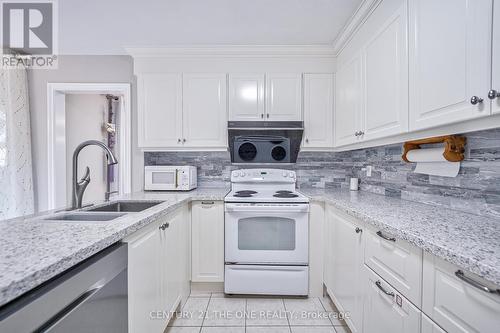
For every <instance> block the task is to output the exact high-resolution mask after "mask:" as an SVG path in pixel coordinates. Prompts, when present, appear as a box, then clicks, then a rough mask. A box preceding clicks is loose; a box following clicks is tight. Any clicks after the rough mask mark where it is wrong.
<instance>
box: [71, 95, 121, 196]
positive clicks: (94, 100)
mask: <svg viewBox="0 0 500 333" xmlns="http://www.w3.org/2000/svg"><path fill="white" fill-rule="evenodd" d="M106 108H107V99H106V97H105V96H104V95H90V94H81V95H79V94H68V95H66V170H68V172H67V173H66V198H67V200H66V203H67V204H68V205H70V204H71V194H72V193H71V189H72V172H71V170H72V167H73V152H74V150H75V148H76V147H77V146H78V145H79V144H80V143H82V142H83V141H86V140H98V141H103V142H105V141H104V139H105V137H106V135H105V132H104V131H103V123H104V117H105V115H106ZM118 160H119V159H118ZM87 166H88V167H89V168H90V184H89V185H88V186H87V189H86V190H85V194H84V197H83V203H84V204H85V203H88V202H93V201H97V200H104V193H105V192H106V156H105V154H104V152H103V150H102V149H101V148H100V147H96V146H88V147H85V148H84V149H83V150H82V151H81V152H80V155H79V156H78V179H81V177H82V176H83V175H84V173H85V167H87Z"/></svg>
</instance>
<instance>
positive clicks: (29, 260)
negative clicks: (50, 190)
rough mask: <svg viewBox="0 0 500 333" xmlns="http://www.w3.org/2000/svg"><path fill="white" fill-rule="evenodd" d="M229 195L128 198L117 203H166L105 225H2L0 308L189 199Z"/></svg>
mask: <svg viewBox="0 0 500 333" xmlns="http://www.w3.org/2000/svg"><path fill="white" fill-rule="evenodd" d="M228 192H229V187H222V188H198V189H196V190H193V191H189V192H138V193H134V194H130V195H126V196H123V197H120V198H118V199H120V200H145V201H153V200H155V201H156V200H162V201H165V202H163V203H161V204H159V205H156V206H154V207H152V208H150V209H147V210H145V211H143V212H138V213H128V214H126V215H125V216H122V217H119V218H117V219H115V220H112V221H108V222H88V221H87V222H76V221H44V220H43V218H44V217H47V216H48V215H49V214H53V213H54V212H44V213H40V214H36V215H32V216H29V217H22V218H17V219H12V220H5V221H0V306H1V305H4V304H5V303H7V302H9V301H11V300H13V299H14V298H16V297H18V296H20V295H22V294H23V293H25V292H27V291H29V290H31V289H33V288H35V287H36V286H38V285H40V284H42V283H44V282H46V281H48V280H49V279H51V278H53V277H54V276H56V275H58V274H60V273H62V272H64V271H65V270H67V269H69V268H71V267H72V266H74V265H76V264H78V263H80V262H81V261H83V260H85V259H87V258H89V257H91V256H92V255H94V254H96V253H97V252H99V251H101V250H103V249H105V248H107V247H108V246H110V245H112V244H114V243H116V242H118V241H120V240H121V239H123V238H125V237H127V236H128V235H131V234H132V233H134V232H135V231H137V230H139V229H140V228H142V227H144V226H146V225H148V224H150V223H152V222H154V221H155V220H157V219H158V218H159V217H161V216H164V215H166V214H168V213H170V212H171V211H173V210H175V209H176V208H178V207H180V206H181V205H183V204H186V203H188V202H190V201H192V200H223V199H224V197H225V195H226V194H227V193H228ZM112 201H114V200H112ZM101 205H102V203H101ZM95 206H98V205H97V204H96V205H95Z"/></svg>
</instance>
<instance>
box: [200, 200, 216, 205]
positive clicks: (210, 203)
mask: <svg viewBox="0 0 500 333" xmlns="http://www.w3.org/2000/svg"><path fill="white" fill-rule="evenodd" d="M214 203H215V202H213V201H202V202H201V204H202V205H213V204H214Z"/></svg>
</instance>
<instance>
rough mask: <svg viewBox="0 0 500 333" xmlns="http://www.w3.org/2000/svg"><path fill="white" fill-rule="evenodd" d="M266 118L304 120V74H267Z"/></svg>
mask: <svg viewBox="0 0 500 333" xmlns="http://www.w3.org/2000/svg"><path fill="white" fill-rule="evenodd" d="M266 120H278V121H280V120H281V121H299V120H302V75H301V74H286V73H282V74H267V75H266Z"/></svg>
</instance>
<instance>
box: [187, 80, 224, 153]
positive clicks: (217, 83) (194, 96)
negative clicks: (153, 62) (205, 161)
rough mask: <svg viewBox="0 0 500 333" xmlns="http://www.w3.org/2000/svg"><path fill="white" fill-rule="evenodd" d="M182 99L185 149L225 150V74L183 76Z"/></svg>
mask: <svg viewBox="0 0 500 333" xmlns="http://www.w3.org/2000/svg"><path fill="white" fill-rule="evenodd" d="M182 96H183V143H184V146H186V147H224V146H225V145H226V140H227V139H226V137H227V136H226V135H227V107H226V104H227V103H226V100H227V99H226V74H184V75H183V92H182ZM184 140H185V141H184Z"/></svg>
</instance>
